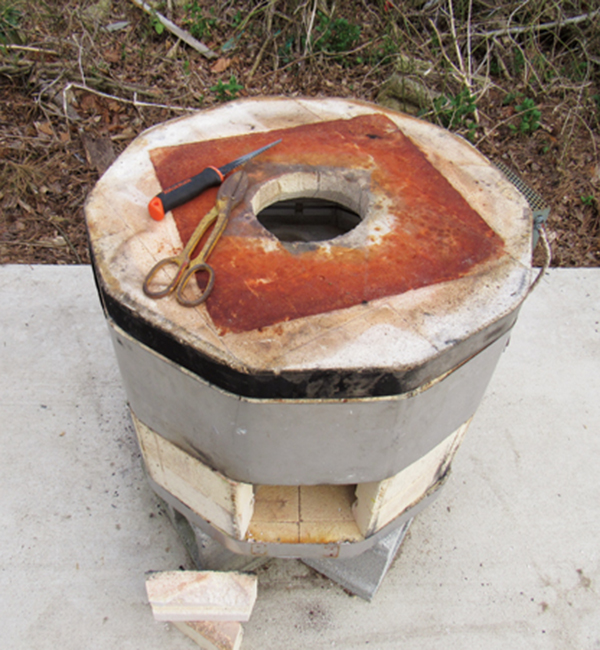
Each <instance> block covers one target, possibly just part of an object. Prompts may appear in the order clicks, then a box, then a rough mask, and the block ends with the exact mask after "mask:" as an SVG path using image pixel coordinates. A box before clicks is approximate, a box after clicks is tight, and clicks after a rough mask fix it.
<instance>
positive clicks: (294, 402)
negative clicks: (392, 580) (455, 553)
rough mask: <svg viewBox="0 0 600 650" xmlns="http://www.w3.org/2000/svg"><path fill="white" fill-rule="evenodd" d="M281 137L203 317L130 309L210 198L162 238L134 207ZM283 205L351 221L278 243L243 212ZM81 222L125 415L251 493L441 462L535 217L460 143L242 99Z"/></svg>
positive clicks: (356, 105) (102, 185)
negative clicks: (312, 202)
mask: <svg viewBox="0 0 600 650" xmlns="http://www.w3.org/2000/svg"><path fill="white" fill-rule="evenodd" d="M278 138H281V139H282V142H281V144H280V145H278V146H276V147H273V148H272V149H270V150H269V151H267V152H266V153H264V154H263V155H261V156H259V157H257V158H256V159H254V160H252V161H251V162H250V163H248V164H247V166H246V167H245V171H246V172H247V174H248V176H249V180H250V186H249V190H248V193H247V194H246V197H245V199H244V201H243V202H242V204H241V205H239V206H238V207H237V208H236V209H235V210H234V211H233V212H232V215H231V218H230V222H229V224H228V227H227V229H226V230H225V233H224V235H223V237H222V239H221V240H220V241H219V244H218V246H217V247H216V249H215V250H214V252H213V254H212V256H211V259H210V263H211V265H212V266H213V267H214V269H215V273H216V282H215V287H214V290H213V293H212V294H211V296H210V298H209V299H208V301H207V302H206V303H205V304H203V305H201V306H199V307H197V308H193V309H190V308H186V307H182V306H181V305H179V304H178V303H177V302H176V300H174V299H173V298H169V297H168V298H165V299H163V300H158V301H157V300H152V299H150V298H148V297H146V296H145V295H144V293H143V291H142V283H143V280H144V277H145V275H146V273H147V272H148V271H149V270H150V268H151V267H152V266H153V265H154V264H155V262H156V261H158V260H159V259H161V258H162V257H164V256H167V255H171V254H174V253H176V252H178V251H179V250H180V249H181V247H182V245H183V243H184V242H185V241H187V239H188V238H189V236H190V234H191V232H192V230H193V229H194V227H195V224H196V223H197V222H198V220H199V218H200V217H201V216H202V215H203V214H204V213H205V212H206V211H208V210H209V209H210V207H211V206H212V205H213V204H214V201H215V195H216V189H213V190H209V191H207V192H205V193H204V194H203V195H201V196H200V197H198V198H197V199H194V200H193V201H191V202H190V203H188V204H186V205H185V206H182V207H180V208H177V209H176V210H175V211H174V213H173V214H171V213H169V214H168V215H167V217H166V218H165V220H164V221H162V222H158V223H157V222H154V221H152V220H151V219H150V218H149V215H148V211H147V205H148V201H149V200H150V199H151V198H152V197H153V196H154V195H156V194H157V193H158V192H160V191H161V189H162V188H164V187H168V186H170V185H172V184H173V183H175V182H177V181H179V180H181V179H184V178H187V177H189V176H191V175H193V174H195V173H197V172H199V171H200V170H202V169H203V168H204V167H206V166H207V165H215V166H219V165H222V164H224V163H227V162H229V161H230V160H233V159H235V158H236V157H239V156H240V155H243V154H245V153H247V152H248V151H251V150H254V149H256V148H258V147H260V146H263V145H265V144H267V143H268V142H271V141H273V140H275V139H278ZM289 199H298V200H299V201H301V200H302V199H321V200H327V201H334V202H336V203H338V204H341V205H342V206H344V207H345V208H347V209H348V210H351V211H353V212H354V213H356V214H358V216H359V217H360V223H358V225H357V226H356V227H355V228H353V229H352V230H350V231H349V232H347V233H345V234H342V235H340V236H338V237H335V238H333V239H330V240H325V241H310V236H309V237H308V239H309V241H305V242H293V243H290V242H285V241H280V240H279V239H278V238H277V237H276V236H275V235H274V234H273V233H272V232H270V231H268V230H267V229H265V228H264V227H263V226H262V225H261V223H260V222H259V220H258V219H257V215H258V214H259V213H260V212H261V210H263V209H265V208H267V207H268V206H270V205H272V204H274V203H276V202H279V201H283V200H289ZM86 218H87V223H88V229H89V234H90V240H91V248H92V254H93V263H94V268H95V273H96V277H97V282H98V288H99V291H100V294H101V297H102V301H103V305H104V308H105V311H106V315H107V318H108V321H109V324H110V326H111V331H112V336H113V340H114V343H115V349H116V352H117V357H118V361H119V365H120V369H121V373H122V376H123V380H124V383H125V387H126V390H127V395H128V399H129V402H130V406H131V409H132V411H133V413H134V414H135V416H136V418H137V420H138V421H139V422H140V423H142V425H144V426H145V427H147V428H148V430H150V431H152V432H154V434H157V435H158V436H160V438H161V440H165V441H168V443H169V444H172V445H174V447H175V448H176V449H178V450H181V451H182V452H184V453H185V454H187V455H189V457H191V458H193V459H196V460H197V461H198V462H201V463H203V464H204V465H205V466H206V467H208V468H210V469H211V470H214V471H217V472H219V473H220V475H222V476H224V477H227V479H229V480H233V481H237V482H244V483H248V484H254V485H280V486H310V485H320V484H328V485H334V484H339V485H349V484H362V483H367V482H380V481H383V480H386V479H388V478H389V477H393V476H396V475H399V474H400V473H402V472H403V471H405V470H406V469H407V468H410V467H411V466H413V465H414V464H415V463H417V462H418V461H419V460H420V459H422V458H424V457H427V456H428V454H431V453H432V451H433V450H435V449H441V447H440V445H443V443H444V441H448V440H450V439H451V436H453V435H455V432H457V431H459V430H460V429H461V426H462V425H463V424H464V423H466V422H467V421H468V420H469V419H470V418H471V417H472V415H473V413H474V412H475V410H476V408H477V405H478V404H479V401H480V399H481V397H482V395H483V393H484V390H485V388H486V386H487V383H488V381H489V379H490V377H491V374H492V372H493V369H494V367H495V364H496V362H497V360H498V357H499V355H500V353H501V351H502V349H503V347H504V345H505V343H506V340H507V337H508V333H509V331H510V329H511V327H512V325H513V324H514V321H515V319H516V316H517V311H518V308H519V306H520V304H521V302H522V300H523V299H524V297H525V296H526V294H527V290H528V286H529V281H530V280H529V278H530V272H531V268H530V259H531V232H532V224H531V214H530V211H529V209H528V206H527V203H526V201H525V200H524V199H523V198H522V197H521V195H520V194H518V192H517V191H516V190H515V189H514V188H513V186H512V185H511V184H510V183H509V182H508V181H507V180H506V179H505V177H504V176H503V175H502V174H501V173H500V172H499V171H498V170H497V169H496V168H495V167H494V166H492V165H491V164H490V163H489V162H488V161H487V160H486V159H484V158H483V157H482V156H481V155H480V154H479V153H478V152H476V151H475V150H474V149H473V148H472V147H471V146H470V145H468V144H467V143H465V142H464V141H463V140H461V139H460V138H457V137H456V136H454V135H452V134H450V133H448V132H446V131H444V130H441V129H439V128H437V127H434V126H432V125H431V124H428V123H424V122H422V121H419V120H417V119H414V118H411V117H407V116H405V115H401V114H398V113H395V112H392V111H388V110H385V109H382V108H379V107H376V106H373V105H370V104H366V103H360V102H350V101H345V100H287V99H264V100H246V101H240V102H234V103H231V104H228V105H225V106H222V107H219V108H216V109H213V110H209V111H204V112H200V113H197V114H195V115H192V116H190V117H185V118H181V119H179V120H175V121H172V122H169V123H166V124H162V125H159V126H157V127H155V128H153V129H150V130H149V131H146V132H145V133H143V134H142V135H141V136H140V137H138V138H137V139H136V141H135V142H134V143H133V144H132V145H131V146H130V147H129V148H128V149H127V150H126V151H125V152H124V153H123V154H122V155H121V156H120V158H119V159H118V160H117V161H116V162H115V163H114V165H113V166H112V167H111V168H110V169H109V170H108V172H107V173H106V174H105V175H104V176H103V177H102V179H101V180H100V182H99V183H98V185H97V187H96V188H95V190H94V192H93V193H92V195H91V197H90V198H89V200H88V203H87V205H86ZM446 451H447V450H446ZM440 453H441V452H440ZM444 453H445V452H444ZM447 455H448V454H447V453H445V455H444V454H442V456H439V457H438V456H436V457H435V460H434V462H435V463H437V466H438V469H439V468H442V467H446V466H447ZM434 475H435V472H434ZM439 478H440V475H439V472H438V474H437V479H439ZM434 482H435V481H434ZM425 487H427V486H425ZM420 496H422V495H420Z"/></svg>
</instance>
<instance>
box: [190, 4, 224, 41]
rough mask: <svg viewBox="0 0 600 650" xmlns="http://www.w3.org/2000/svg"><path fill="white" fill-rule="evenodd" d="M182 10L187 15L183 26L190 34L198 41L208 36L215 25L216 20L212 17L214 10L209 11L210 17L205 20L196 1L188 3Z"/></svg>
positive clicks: (202, 11)
mask: <svg viewBox="0 0 600 650" xmlns="http://www.w3.org/2000/svg"><path fill="white" fill-rule="evenodd" d="M183 8H184V9H185V11H186V12H187V14H188V17H187V18H186V19H185V20H184V24H185V26H186V27H187V29H188V30H189V32H190V34H191V35H192V36H193V37H194V38H197V39H198V40H202V39H203V38H206V37H208V36H210V33H211V31H212V29H213V27H214V26H215V25H216V24H217V19H216V18H215V17H214V9H211V17H210V18H207V17H206V16H205V15H204V10H203V9H202V7H201V6H200V5H199V4H198V2H197V0H193V2H189V3H188V4H186V5H184V7H183Z"/></svg>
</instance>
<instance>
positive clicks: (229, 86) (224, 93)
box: [210, 74, 244, 102]
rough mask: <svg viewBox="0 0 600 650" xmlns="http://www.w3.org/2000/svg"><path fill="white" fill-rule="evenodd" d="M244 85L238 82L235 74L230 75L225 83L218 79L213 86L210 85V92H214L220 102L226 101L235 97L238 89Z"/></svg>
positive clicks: (241, 88)
mask: <svg viewBox="0 0 600 650" xmlns="http://www.w3.org/2000/svg"><path fill="white" fill-rule="evenodd" d="M243 88H244V86H242V85H241V84H239V83H238V81H237V79H236V78H235V75H233V74H232V75H231V77H230V78H229V81H228V82H227V83H223V82H222V81H221V80H219V81H218V82H217V83H216V84H215V85H214V86H211V88H210V90H211V92H213V93H215V94H216V96H217V100H218V101H220V102H228V101H229V100H231V99H235V98H236V97H237V94H238V92H239V91H240V90H243Z"/></svg>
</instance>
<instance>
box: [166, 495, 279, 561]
mask: <svg viewBox="0 0 600 650" xmlns="http://www.w3.org/2000/svg"><path fill="white" fill-rule="evenodd" d="M159 498H160V497H159ZM161 501H162V502H163V504H164V508H165V511H166V513H167V516H168V517H169V519H170V521H171V523H172V524H173V526H174V527H175V530H176V531H177V533H178V535H179V537H180V539H181V541H182V542H183V545H184V546H185V548H186V550H187V552H188V553H189V555H190V557H191V558H192V561H193V562H194V564H195V565H196V566H197V567H198V569H201V570H205V571H252V570H254V569H256V568H257V567H259V566H261V565H263V564H265V563H266V562H268V561H269V560H270V558H269V557H266V556H255V555H238V554H237V553H233V552H232V551H230V550H229V549H227V548H225V547H224V546H223V545H222V544H219V542H217V541H216V540H214V539H213V538H212V537H210V536H209V535H207V534H206V533H205V532H204V531H202V530H201V529H200V528H198V526H195V525H194V524H193V523H191V522H190V521H188V520H187V519H186V517H184V515H182V514H181V513H180V512H177V510H175V508H173V506H172V505H170V504H169V503H167V502H166V501H164V499H161Z"/></svg>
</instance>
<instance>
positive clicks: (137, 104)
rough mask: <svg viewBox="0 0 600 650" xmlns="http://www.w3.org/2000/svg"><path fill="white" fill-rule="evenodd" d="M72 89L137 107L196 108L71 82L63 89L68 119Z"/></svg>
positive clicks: (67, 117) (68, 118)
mask: <svg viewBox="0 0 600 650" xmlns="http://www.w3.org/2000/svg"><path fill="white" fill-rule="evenodd" d="M70 90H83V91H84V92H87V93H92V94H93V95H97V96H98V97H104V98H105V99H112V100H113V101H115V102H121V103H123V104H129V105H130V106H135V107H136V108H144V107H145V108H166V109H168V110H170V111H183V112H189V113H193V112H194V111H195V110H196V109H195V108H189V107H187V106H172V105H170V104H155V103H154V102H140V101H139V100H138V99H137V93H134V94H133V99H126V98H125V97H118V96H117V95H110V94H108V93H103V92H101V91H99V90H95V89H94V88H90V86H84V85H82V84H75V83H69V84H67V85H66V86H65V87H64V88H63V91H62V98H63V114H64V116H65V118H66V119H67V121H69V120H70V119H71V118H70V117H69V115H68V113H67V110H68V106H69V99H68V94H69V91H70Z"/></svg>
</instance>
